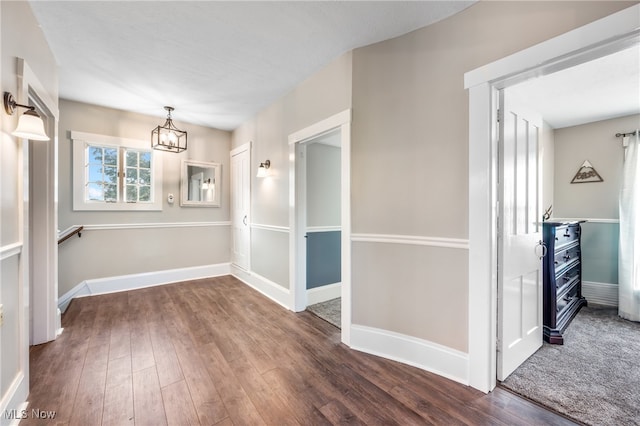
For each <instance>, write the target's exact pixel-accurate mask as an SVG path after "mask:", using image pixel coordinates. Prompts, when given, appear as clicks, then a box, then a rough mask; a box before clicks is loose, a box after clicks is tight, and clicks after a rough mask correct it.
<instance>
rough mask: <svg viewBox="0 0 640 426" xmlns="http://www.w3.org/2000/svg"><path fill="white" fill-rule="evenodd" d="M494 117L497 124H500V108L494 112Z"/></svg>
mask: <svg viewBox="0 0 640 426" xmlns="http://www.w3.org/2000/svg"><path fill="white" fill-rule="evenodd" d="M496 117H497V121H498V123H499V122H500V108H498V110H497V111H496Z"/></svg>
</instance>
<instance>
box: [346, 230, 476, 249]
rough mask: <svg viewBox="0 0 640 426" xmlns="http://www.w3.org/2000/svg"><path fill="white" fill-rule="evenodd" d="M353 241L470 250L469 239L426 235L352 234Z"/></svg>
mask: <svg viewBox="0 0 640 426" xmlns="http://www.w3.org/2000/svg"><path fill="white" fill-rule="evenodd" d="M351 241H355V242H365V243H387V244H409V245H415V246H431V247H443V248H455V249H463V250H469V240H465V239H461V238H441V237H424V236H419V235H393V234H351Z"/></svg>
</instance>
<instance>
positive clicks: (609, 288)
mask: <svg viewBox="0 0 640 426" xmlns="http://www.w3.org/2000/svg"><path fill="white" fill-rule="evenodd" d="M582 295H583V296H584V297H585V299H587V302H589V303H595V304H598V305H605V306H618V284H610V283H596V282H592V281H582Z"/></svg>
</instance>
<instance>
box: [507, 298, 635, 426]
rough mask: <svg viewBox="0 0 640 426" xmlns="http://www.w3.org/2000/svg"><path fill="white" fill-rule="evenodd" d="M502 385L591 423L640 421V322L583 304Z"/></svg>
mask: <svg viewBox="0 0 640 426" xmlns="http://www.w3.org/2000/svg"><path fill="white" fill-rule="evenodd" d="M502 386H504V387H506V388H507V389H510V390H512V391H513V392H515V393H518V394H520V395H522V396H525V397H526V398H529V399H531V400H534V401H536V402H538V403H540V404H542V405H544V406H547V407H549V408H551V409H552V410H555V411H557V412H560V413H562V414H564V415H566V416H568V417H570V418H572V419H574V420H577V421H579V422H582V423H585V424H588V425H616V426H618V425H640V323H634V322H630V321H626V320H623V319H621V318H619V317H618V316H617V309H616V308H605V307H591V306H589V307H584V308H582V309H581V310H580V312H579V313H578V315H577V316H576V317H575V318H574V320H573V321H572V322H571V324H570V325H569V327H568V328H567V330H566V332H565V333H564V345H549V344H547V343H545V344H544V346H543V347H542V348H540V350H538V352H536V353H535V354H533V355H532V356H531V358H529V359H528V360H527V361H526V362H525V363H524V364H522V365H521V366H520V367H519V368H518V369H517V370H516V371H515V372H514V373H513V374H511V376H509V377H508V378H507V380H505V381H504V382H503V383H502Z"/></svg>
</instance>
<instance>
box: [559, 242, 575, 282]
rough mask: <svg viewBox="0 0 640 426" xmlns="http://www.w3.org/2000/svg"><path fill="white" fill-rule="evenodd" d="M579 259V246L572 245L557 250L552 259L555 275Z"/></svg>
mask: <svg viewBox="0 0 640 426" xmlns="http://www.w3.org/2000/svg"><path fill="white" fill-rule="evenodd" d="M579 260H580V246H579V245H577V244H576V245H574V246H572V247H569V248H567V249H563V250H557V251H556V253H555V256H554V259H553V263H554V265H555V270H556V275H558V274H559V273H561V271H562V270H563V269H565V268H567V267H569V266H572V265H573V264H574V263H576V262H578V261H579Z"/></svg>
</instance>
